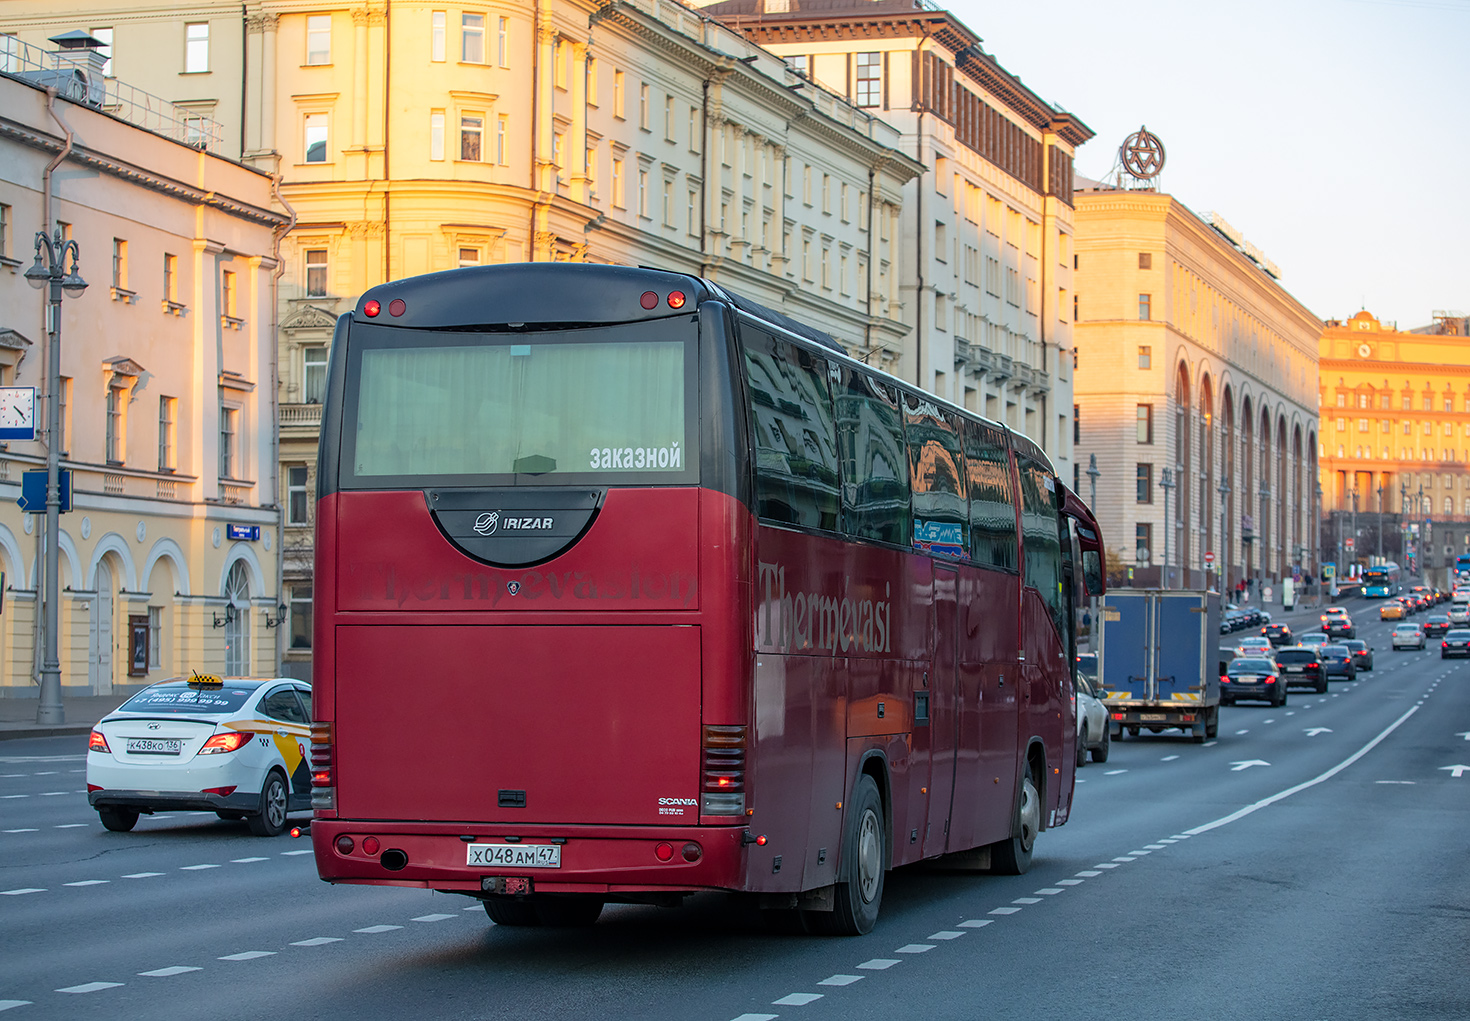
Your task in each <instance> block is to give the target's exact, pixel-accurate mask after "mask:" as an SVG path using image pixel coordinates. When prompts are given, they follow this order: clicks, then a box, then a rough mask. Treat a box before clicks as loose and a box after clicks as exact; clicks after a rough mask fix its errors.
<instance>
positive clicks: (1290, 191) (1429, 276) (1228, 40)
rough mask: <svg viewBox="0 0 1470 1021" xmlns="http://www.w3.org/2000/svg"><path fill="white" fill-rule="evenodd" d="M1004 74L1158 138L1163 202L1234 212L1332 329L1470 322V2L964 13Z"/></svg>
mask: <svg viewBox="0 0 1470 1021" xmlns="http://www.w3.org/2000/svg"><path fill="white" fill-rule="evenodd" d="M937 6H939V7H941V8H943V9H947V10H949V11H950V12H951V13H953V14H954V15H955V16H956V17H958V18H959V19H960V20H961V21H963V22H964V23H965V24H966V25H967V26H968V27H969V28H970V30H971V31H973V32H975V33H976V34H977V35H979V36H980V37H981V39H982V40H983V42H982V45H983V47H984V49H985V51H986V52H987V53H990V54H991V55H992V56H994V57H995V58H996V59H997V60H998V61H999V62H1000V65H1001V66H1002V67H1004V68H1005V69H1006V70H1007V71H1009V72H1010V73H1011V74H1013V75H1016V76H1018V77H1019V78H1021V80H1022V81H1023V82H1024V83H1025V85H1026V86H1027V87H1028V88H1029V89H1031V91H1032V92H1034V93H1036V94H1037V95H1038V96H1040V97H1041V98H1042V99H1044V100H1046V101H1047V102H1049V103H1051V104H1052V105H1053V106H1055V107H1060V108H1061V109H1064V110H1067V111H1070V112H1071V113H1073V114H1075V115H1076V116H1077V117H1079V118H1081V119H1082V121H1083V122H1084V123H1085V124H1087V126H1088V127H1090V128H1091V129H1092V130H1093V131H1094V132H1096V137H1095V138H1093V140H1092V141H1090V142H1088V143H1087V144H1086V145H1084V146H1082V147H1081V148H1080V149H1079V150H1078V153H1077V159H1076V169H1077V170H1078V172H1080V173H1082V174H1084V175H1086V176H1088V177H1093V178H1097V179H1106V178H1108V175H1109V174H1110V171H1112V168H1113V166H1114V163H1115V161H1116V156H1117V151H1118V147H1119V145H1120V144H1121V143H1122V141H1123V139H1124V138H1125V137H1126V136H1127V135H1128V134H1130V133H1131V132H1134V131H1137V130H1138V128H1139V127H1140V125H1147V126H1148V130H1149V131H1151V132H1153V133H1154V134H1156V135H1158V136H1159V138H1160V140H1161V141H1162V142H1163V143H1164V147H1165V150H1166V153H1167V162H1166V163H1165V166H1164V170H1163V173H1162V175H1161V178H1160V180H1161V182H1162V190H1163V191H1165V192H1168V193H1169V194H1170V195H1172V196H1174V197H1175V198H1176V199H1178V200H1179V201H1180V202H1183V203H1184V204H1185V205H1186V206H1188V207H1189V208H1190V209H1193V210H1194V211H1196V212H1201V213H1202V212H1205V211H1207V210H1212V211H1214V212H1217V213H1219V214H1220V215H1222V216H1223V217H1224V218H1225V219H1226V220H1228V221H1229V222H1230V223H1231V224H1232V225H1233V226H1234V227H1235V228H1236V229H1237V230H1239V231H1240V232H1241V234H1242V235H1244V237H1245V238H1246V240H1247V241H1250V242H1252V243H1253V244H1255V245H1256V246H1257V247H1258V248H1260V249H1261V250H1262V252H1264V253H1265V255H1266V257H1267V258H1269V259H1271V260H1273V261H1274V262H1275V263H1276V264H1277V266H1279V267H1280V269H1281V281H1280V282H1281V285H1282V286H1283V287H1284V288H1286V290H1287V291H1289V292H1290V293H1291V295H1292V296H1293V297H1295V298H1296V299H1297V300H1298V301H1300V302H1301V303H1302V304H1303V305H1305V306H1306V307H1307V308H1308V309H1309V310H1311V312H1312V313H1313V314H1315V315H1316V316H1317V317H1319V318H1322V319H1346V318H1348V317H1349V316H1351V315H1353V314H1354V313H1355V312H1357V311H1358V310H1359V309H1362V308H1366V309H1368V311H1370V312H1372V313H1373V314H1374V315H1375V316H1377V317H1378V318H1379V319H1381V320H1384V321H1386V322H1389V323H1397V325H1398V328H1399V329H1404V330H1407V329H1412V328H1414V327H1417V326H1424V325H1428V324H1429V323H1431V322H1432V321H1433V315H1432V313H1433V312H1434V311H1435V310H1439V309H1448V310H1456V311H1459V312H1460V313H1462V314H1470V197H1467V194H1470V114H1467V111H1470V61H1467V60H1466V54H1467V53H1470V0H1275V2H1260V0H1240V2H1231V3H1218V2H1217V3H1209V4H1205V3H1194V2H1180V0H1130V2H1129V3H1128V4H1102V3H1097V2H1079V0H1047V2H1044V3H1043V2H1036V0H1031V2H1021V3H1017V2H1016V0H1005V2H1000V0H949V2H943V0H941V2H938V3H937Z"/></svg>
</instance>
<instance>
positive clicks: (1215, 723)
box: [1205, 706, 1220, 738]
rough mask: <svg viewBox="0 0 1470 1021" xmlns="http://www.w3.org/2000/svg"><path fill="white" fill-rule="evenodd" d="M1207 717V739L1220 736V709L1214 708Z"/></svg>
mask: <svg viewBox="0 0 1470 1021" xmlns="http://www.w3.org/2000/svg"><path fill="white" fill-rule="evenodd" d="M1208 712H1209V714H1208V715H1207V716H1206V717H1205V737H1211V738H1213V737H1219V736H1220V707H1219V706H1212V707H1211V708H1210V709H1209V711H1208Z"/></svg>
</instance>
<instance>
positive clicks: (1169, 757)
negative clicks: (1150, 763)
mask: <svg viewBox="0 0 1470 1021" xmlns="http://www.w3.org/2000/svg"><path fill="white" fill-rule="evenodd" d="M1177 758H1179V756H1177V755H1165V756H1164V757H1163V758H1162V759H1160V760H1159V761H1160V762H1173V761H1174V760H1175V759H1177Z"/></svg>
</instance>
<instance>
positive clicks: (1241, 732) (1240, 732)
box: [1235, 730, 1250, 737]
mask: <svg viewBox="0 0 1470 1021" xmlns="http://www.w3.org/2000/svg"><path fill="white" fill-rule="evenodd" d="M1249 733H1250V731H1249V730H1237V731H1236V732H1235V736H1236V737H1240V735H1242V734H1249Z"/></svg>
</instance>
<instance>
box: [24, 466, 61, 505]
mask: <svg viewBox="0 0 1470 1021" xmlns="http://www.w3.org/2000/svg"><path fill="white" fill-rule="evenodd" d="M15 502H16V503H18V504H20V509H21V510H23V511H25V512H26V513H27V514H45V513H46V473H45V472H44V471H31V472H21V475H20V499H19V500H17V501H15ZM69 510H71V469H70V468H63V469H61V513H63V514H65V513H66V512H67V511H69Z"/></svg>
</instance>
